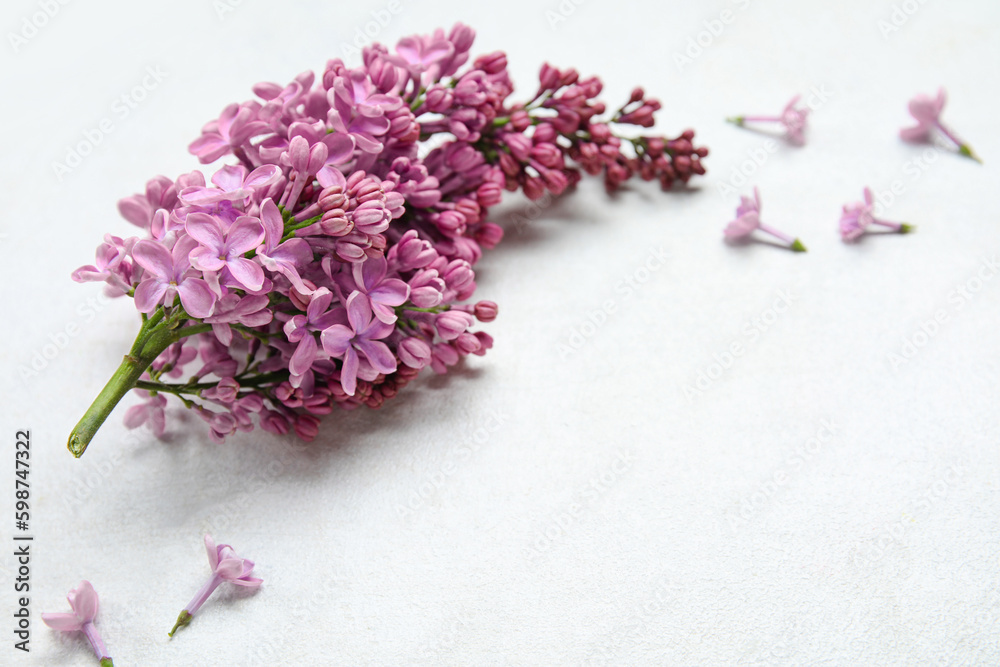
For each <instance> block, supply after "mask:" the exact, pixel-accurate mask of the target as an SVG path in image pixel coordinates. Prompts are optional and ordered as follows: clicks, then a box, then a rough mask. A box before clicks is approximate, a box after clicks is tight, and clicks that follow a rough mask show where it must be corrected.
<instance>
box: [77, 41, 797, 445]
mask: <svg viewBox="0 0 1000 667" xmlns="http://www.w3.org/2000/svg"><path fill="white" fill-rule="evenodd" d="M474 37H475V33H474V32H473V31H472V29H470V28H469V27H467V26H464V25H462V24H456V25H455V26H453V27H452V28H451V29H448V30H445V29H439V30H435V31H434V32H433V33H431V34H428V35H418V36H413V37H407V38H404V39H403V40H401V41H400V42H399V44H398V45H397V46H396V47H395V48H392V47H386V46H384V45H380V44H375V45H372V46H370V47H368V48H366V49H365V50H364V53H363V57H362V62H361V63H357V65H358V66H357V67H355V68H354V69H351V68H350V67H349V66H348V65H345V64H344V62H342V61H341V60H339V59H336V58H335V59H333V60H330V61H329V62H328V63H327V66H326V68H325V70H324V71H323V72H322V73H321V74H320V73H317V74H314V73H312V72H303V73H301V74H299V75H298V76H296V77H295V78H294V79H293V80H292V81H290V82H289V83H287V84H281V83H261V84H258V85H256V86H254V87H253V92H254V93H255V95H256V96H257V97H256V99H255V100H252V101H247V102H242V103H234V104H231V105H229V106H227V107H226V108H225V109H224V110H223V111H222V114H221V115H220V117H219V118H217V119H215V120H213V121H211V122H210V123H208V124H206V125H205V126H204V128H203V129H202V133H201V136H200V137H199V138H197V139H196V140H195V141H194V142H193V143H192V144H191V145H190V150H191V152H193V153H194V154H195V155H196V156H197V157H198V158H199V160H200V161H201V162H203V163H209V162H212V161H214V160H216V159H218V158H220V157H223V156H227V155H231V156H232V159H231V160H229V162H230V163H229V164H226V165H224V166H222V167H221V168H218V169H214V170H213V172H214V173H209V172H206V174H202V173H201V172H200V171H191V172H190V173H186V174H182V175H181V176H179V177H178V178H177V179H176V180H174V181H171V180H170V179H168V178H166V177H163V176H158V177H156V178H154V179H152V180H150V181H149V182H148V183H147V184H146V189H145V192H144V193H142V194H136V195H133V196H132V197H127V198H125V199H123V200H122V201H121V202H120V203H119V210H120V212H121V213H122V215H123V216H124V217H125V218H126V219H127V220H129V222H130V223H132V224H135V225H137V226H138V227H140V228H141V229H143V230H144V232H143V234H142V236H143V239H142V240H136V239H125V240H122V239H119V238H117V237H110V236H109V237H107V238H106V242H105V243H104V244H102V245H101V246H100V247H99V248H98V252H97V256H96V260H95V261H94V263H93V264H92V265H87V266H84V267H81V268H80V269H78V270H77V272H76V273H74V278H75V279H76V280H97V281H104V282H106V283H108V285H109V287H108V288H107V289H111V290H114V291H116V292H118V293H120V294H127V295H132V296H133V298H134V301H135V305H136V308H137V309H138V310H139V311H140V312H141V313H143V314H144V315H146V316H145V317H143V318H142V322H141V330H140V334H139V336H138V337H137V342H136V346H135V351H137V352H138V353H139V356H138V357H136V356H134V355H129V356H128V357H126V358H125V360H124V361H123V368H122V372H121V373H117V374H115V375H114V376H113V378H112V380H111V382H109V390H108V391H107V392H102V394H101V395H100V396H99V397H98V400H97V401H95V403H94V406H92V408H91V410H90V411H88V416H87V417H86V418H85V419H84V420H81V423H80V425H78V427H77V429H75V430H74V433H73V435H72V436H71V439H70V444H71V449H72V450H73V451H74V453H82V450H83V448H84V447H85V446H86V443H87V442H89V441H90V438H91V437H92V436H93V432H94V431H95V430H96V428H97V426H99V424H100V422H101V421H102V420H103V418H104V416H105V415H106V414H107V413H109V412H110V407H112V405H113V403H116V402H117V401H118V400H120V396H121V395H124V393H125V392H127V391H128V390H129V388H130V387H129V386H126V385H128V383H129V382H132V383H134V382H135V380H134V378H139V377H141V378H143V386H144V387H147V388H152V393H149V394H143V398H144V400H143V402H142V403H141V404H139V405H136V406H134V407H133V408H132V409H130V410H129V411H128V413H127V414H126V421H127V423H128V424H129V425H130V426H135V425H138V424H140V423H145V424H148V425H150V426H151V427H152V428H153V430H154V432H158V433H159V432H162V430H163V428H164V410H163V408H164V405H165V403H166V401H167V398H166V397H167V396H169V395H176V396H178V397H180V398H181V400H182V401H183V402H184V404H185V406H186V407H188V408H191V409H193V410H195V412H196V413H197V414H198V415H199V417H200V418H202V419H203V420H204V421H205V422H206V423H207V424H208V428H209V434H210V437H211V439H212V440H213V441H215V442H221V441H222V440H223V439H224V438H226V437H228V436H229V435H231V434H234V433H237V432H241V431H247V430H250V429H252V428H253V427H254V423H255V422H256V423H257V424H258V425H260V426H261V427H263V428H265V429H267V430H269V431H271V432H274V433H288V432H294V433H295V434H296V435H297V436H298V437H300V438H303V439H306V440H309V439H311V438H314V437H315V436H316V435H317V433H318V432H319V420H318V417H319V416H320V415H324V414H327V413H329V412H330V411H332V410H333V409H334V408H336V407H338V406H339V407H342V408H344V409H353V408H357V407H359V406H362V405H364V406H368V407H371V408H377V407H379V406H381V405H382V404H383V403H384V402H385V401H386V400H389V399H391V398H393V397H394V396H396V395H397V394H398V393H399V392H400V391H402V389H403V388H404V387H405V386H406V385H407V384H408V383H409V382H411V381H412V380H413V379H414V378H415V377H417V375H418V373H419V372H420V370H421V369H422V368H424V367H426V366H431V367H432V368H433V369H434V370H435V371H436V372H444V371H445V370H447V369H448V368H449V367H451V366H454V365H455V364H456V363H458V362H459V360H460V359H462V358H463V357H464V356H467V355H470V354H475V355H482V354H484V353H485V352H486V351H487V350H488V349H490V347H491V346H492V338H491V337H490V336H489V335H488V334H486V333H484V332H481V331H477V332H473V331H471V327H472V325H473V324H474V323H475V321H476V320H478V321H479V322H489V321H491V320H492V319H494V318H495V317H496V312H497V307H496V304H494V303H492V302H488V301H480V302H478V303H477V302H473V301H471V299H473V297H474V293H475V290H476V274H475V270H474V268H473V265H474V264H475V263H476V262H478V261H479V259H480V258H481V257H482V254H483V250H484V249H489V248H492V247H494V246H495V245H496V244H497V243H498V242H499V241H500V240H501V239H502V237H503V229H502V228H501V227H500V226H499V225H497V224H495V223H494V222H492V221H491V209H492V208H493V207H495V206H496V205H497V204H499V203H500V202H501V199H502V197H503V193H504V191H505V190H508V191H515V190H519V191H521V192H523V193H524V194H525V195H526V196H527V197H528V198H529V199H532V200H537V199H539V198H541V197H542V196H544V195H545V194H546V193H548V194H552V195H558V194H562V193H567V192H570V191H571V186H572V185H574V184H575V183H577V182H578V181H579V180H580V179H581V178H582V176H583V173H584V172H586V173H587V174H592V175H603V177H604V184H605V187H606V189H607V190H608V191H614V190H616V189H618V188H619V187H621V186H622V184H623V183H625V182H626V181H627V180H629V179H630V178H632V177H634V176H639V177H640V178H642V179H645V180H658V181H659V183H660V186H661V187H662V188H663V189H668V188H670V187H671V186H672V185H673V184H674V183H676V182H678V181H679V182H682V183H686V182H688V180H689V179H690V178H691V177H692V176H694V175H699V174H703V173H704V172H705V169H704V167H703V165H702V164H701V159H702V158H704V157H705V156H707V154H708V150H707V149H705V148H704V147H697V146H695V145H694V132H693V131H691V130H685V131H684V132H682V133H681V134H680V135H678V136H676V137H674V138H668V137H662V136H630V137H624V136H620V135H618V134H617V131H618V129H619V128H620V127H621V126H623V125H629V124H630V125H632V126H633V127H643V128H645V127H649V126H651V125H652V124H653V121H654V115H655V113H656V112H657V111H658V110H660V108H661V106H662V105H661V103H660V102H659V101H657V100H655V99H652V98H649V97H647V96H646V94H645V92H644V91H643V89H641V88H635V89H634V90H633V91H632V93H631V95H630V96H629V97H628V99H627V101H626V103H625V104H624V105H623V106H620V107H617V110H616V111H612V112H610V113H608V111H607V107H606V105H605V103H604V102H603V101H602V100H601V99H599V95H600V93H601V91H602V88H603V84H602V83H601V81H600V80H599V79H597V78H596V77H582V76H580V74H579V73H578V72H577V71H576V70H574V69H557V68H555V67H553V66H551V65H545V66H543V67H542V70H541V73H540V77H539V78H540V84H539V86H538V87H537V91H535V88H534V86H532V88H531V89H530V90H531V91H535V92H534V96H533V97H530V99H516V98H515V97H514V96H513V93H514V86H513V83H512V81H511V79H510V76H509V74H508V70H507V56H506V55H505V54H504V53H503V52H500V51H495V52H492V53H486V54H483V55H480V56H478V57H476V58H474V59H473V58H471V57H470V50H471V47H472V44H473V40H474ZM614 108H615V107H612V109H614ZM797 113H799V112H797V111H796V109H795V108H794V105H791V106H790V107H789V108H787V109H786V111H785V113H784V115H783V116H784V121H783V122H785V123H786V126H787V127H788V130H789V133H790V134H791V135H794V134H795V133H796V132H797V131H798V130H796V127H795V123H796V122H797V119H798V120H803V119H804V115H802V114H799V115H798V116H797V115H796V114H797ZM803 113H804V112H803ZM799 129H801V128H799ZM428 140H430V141H432V142H434V144H433V145H434V146H435V147H434V148H431V144H430V143H428ZM206 176H207V177H208V179H207V180H206ZM744 214H745V215H744ZM755 215H756V218H754V216H755ZM739 221H740V224H743V225H746V226H747V227H746V229H747V230H753V229H761V230H764V231H766V229H765V228H764V227H763V226H762V225H760V224H759V223H760V220H759V212H758V213H754V214H752V215H751V212H749V211H745V212H743V213H741V216H740V217H739ZM178 298H179V300H180V304H181V305H182V306H183V308H179V307H174V305H175V303H176V301H177V299H178ZM161 305H162V306H166V307H164V308H161V307H160V306H161ZM397 312H399V313H401V314H400V316H399V317H398V318H397ZM236 334H238V335H236ZM143 371H146V373H145V374H143ZM109 397H114V398H109Z"/></svg>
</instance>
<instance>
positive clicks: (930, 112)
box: [899, 88, 983, 164]
mask: <svg viewBox="0 0 1000 667" xmlns="http://www.w3.org/2000/svg"><path fill="white" fill-rule="evenodd" d="M946 101H947V95H946V94H945V92H944V88H939V89H938V93H937V97H931V96H929V95H924V94H923V93H920V94H918V95H917V96H916V97H914V98H913V99H912V100H910V104H909V109H910V115H911V116H913V117H914V118H915V119H916V121H917V125H916V127H904V128H903V129H902V130H900V131H899V136H900V137H902V139H903V141H909V142H913V143H923V142H927V141H930V139H931V134H932V133H933V131H934V130H935V129H937V130H938V131H940V132H941V134H943V135H944V136H946V137H947V138H948V139H949V140H951V141H952V142H953V143H954V144H955V145H956V146H958V152H959V153H960V154H962V155H964V156H965V157H967V158H971V159H973V160H975V161H976V162H978V163H979V164H982V163H983V161H982V160H980V159H979V156H978V155H976V154H975V152H973V150H972V147H971V146H969V144H967V143H965V142H964V141H962V140H961V139H959V138H958V136H957V135H955V133H954V132H952V131H951V130H950V129H948V127H947V126H945V125H944V124H943V123H942V122H941V112H942V111H943V110H944V104H945V102H946Z"/></svg>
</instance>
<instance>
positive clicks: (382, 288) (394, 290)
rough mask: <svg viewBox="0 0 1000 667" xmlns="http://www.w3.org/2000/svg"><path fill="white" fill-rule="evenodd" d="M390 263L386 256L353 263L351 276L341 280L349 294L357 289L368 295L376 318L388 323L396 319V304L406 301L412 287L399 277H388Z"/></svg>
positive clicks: (369, 303)
mask: <svg viewBox="0 0 1000 667" xmlns="http://www.w3.org/2000/svg"><path fill="white" fill-rule="evenodd" d="M387 267H388V263H387V262H386V260H385V258H384V257H374V258H372V259H370V260H368V261H367V262H359V263H357V264H352V265H351V276H350V277H349V278H347V277H346V276H345V279H343V280H341V285H342V286H343V287H344V291H345V292H346V293H348V294H350V293H351V292H353V291H355V290H357V291H359V292H361V293H362V294H364V295H365V296H366V297H368V305H369V307H370V308H371V310H372V313H373V314H374V315H375V317H376V318H378V319H379V320H381V321H382V322H384V323H386V324H392V323H394V322H395V321H396V312H395V310H393V309H394V307H395V306H401V305H403V304H404V303H406V299H407V298H408V297H409V296H410V288H409V286H408V285H407V284H406V283H404V282H403V281H402V280H399V279H398V278H388V277H387Z"/></svg>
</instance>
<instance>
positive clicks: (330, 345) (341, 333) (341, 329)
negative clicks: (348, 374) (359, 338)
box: [320, 324, 354, 359]
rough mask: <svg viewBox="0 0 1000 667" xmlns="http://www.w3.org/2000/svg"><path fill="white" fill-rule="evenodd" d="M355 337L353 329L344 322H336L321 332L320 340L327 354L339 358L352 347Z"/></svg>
mask: <svg viewBox="0 0 1000 667" xmlns="http://www.w3.org/2000/svg"><path fill="white" fill-rule="evenodd" d="M353 337H354V332H353V331H352V330H351V329H349V328H348V327H346V326H344V325H343V324H334V325H333V326H331V327H327V328H326V329H324V330H323V333H322V334H320V341H321V342H322V343H323V350H324V351H325V352H326V353H327V354H329V355H330V356H331V357H335V358H338V359H339V358H340V357H342V356H344V353H346V352H347V350H348V348H350V346H351V339H352V338H353Z"/></svg>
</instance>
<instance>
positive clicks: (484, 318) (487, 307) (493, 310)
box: [474, 301, 497, 322]
mask: <svg viewBox="0 0 1000 667" xmlns="http://www.w3.org/2000/svg"><path fill="white" fill-rule="evenodd" d="M474 312H475V314H476V319H477V320H479V321H480V322H492V321H493V320H495V319H496V318H497V305H496V304H495V303H493V302H492V301H480V302H478V303H477V304H476V307H475V311H474Z"/></svg>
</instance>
